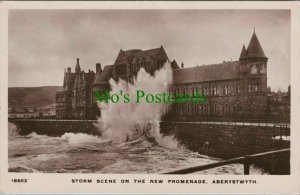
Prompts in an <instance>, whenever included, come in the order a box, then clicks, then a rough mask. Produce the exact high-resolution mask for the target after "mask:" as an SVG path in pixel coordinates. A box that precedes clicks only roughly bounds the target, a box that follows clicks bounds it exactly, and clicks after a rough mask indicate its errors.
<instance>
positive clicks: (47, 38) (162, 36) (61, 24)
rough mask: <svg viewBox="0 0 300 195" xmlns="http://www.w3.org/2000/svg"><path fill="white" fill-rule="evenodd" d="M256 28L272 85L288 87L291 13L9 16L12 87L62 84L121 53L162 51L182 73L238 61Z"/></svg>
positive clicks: (146, 12) (96, 12)
mask: <svg viewBox="0 0 300 195" xmlns="http://www.w3.org/2000/svg"><path fill="white" fill-rule="evenodd" d="M254 27H255V29H256V34H257V36H258V39H259V41H260V43H261V45H262V47H263V49H264V52H265V54H266V56H267V57H268V58H269V61H268V85H269V86H271V88H272V89H273V90H277V89H278V88H280V89H281V90H284V91H286V89H287V86H288V85H289V83H290V12H289V11H287V10H257V11H252V10H223V11H221V10H206V11H205V10H142V11H140V10H126V11H125V10H13V11H10V13H9V86H10V87H16V86H19V87H24V86H26V87H29V86H48V85H58V86H59V85H60V86H62V84H63V73H64V68H66V67H68V66H70V67H72V71H74V68H75V63H76V58H77V57H78V58H80V62H81V67H82V68H83V69H84V70H85V71H87V70H88V69H92V70H94V69H95V64H96V63H97V62H100V63H101V64H102V66H104V65H110V64H113V63H114V60H115V59H116V57H117V54H118V52H119V50H120V49H121V48H122V49H123V50H129V49H143V50H145V49H151V48H157V47H160V46H161V45H163V46H164V48H165V50H166V53H167V55H168V57H169V58H170V60H173V59H176V61H177V62H178V64H180V63H181V62H184V64H185V67H192V66H196V65H197V64H199V65H202V64H206V65H208V64H212V63H220V62H222V61H223V60H226V61H228V60H231V58H232V60H237V59H238V58H239V55H240V52H241V49H242V46H243V44H245V45H246V47H247V45H248V43H249V41H250V38H251V36H252V33H253V28H254Z"/></svg>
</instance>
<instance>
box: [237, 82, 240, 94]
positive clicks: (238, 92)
mask: <svg viewBox="0 0 300 195" xmlns="http://www.w3.org/2000/svg"><path fill="white" fill-rule="evenodd" d="M236 93H237V94H240V84H237V85H236Z"/></svg>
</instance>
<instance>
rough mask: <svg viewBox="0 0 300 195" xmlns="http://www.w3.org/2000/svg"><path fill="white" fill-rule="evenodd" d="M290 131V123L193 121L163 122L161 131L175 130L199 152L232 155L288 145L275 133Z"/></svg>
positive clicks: (187, 145) (215, 155)
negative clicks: (258, 123)
mask: <svg viewBox="0 0 300 195" xmlns="http://www.w3.org/2000/svg"><path fill="white" fill-rule="evenodd" d="M280 128H282V131H281V133H287V132H289V127H284V128H283V127H278V126H276V127H274V126H258V125H256V126H251V125H235V124H234V123H233V124H226V125H224V124H203V123H199V122H198V123H193V122H161V123H160V129H161V133H162V134H165V135H170V134H174V135H175V137H176V139H177V140H178V141H179V142H180V143H182V144H183V145H185V146H186V147H188V148H189V149H191V150H193V151H195V152H199V153H200V154H204V155H208V156H213V157H219V158H233V157H237V156H243V155H250V154H255V153H261V152H266V151H271V150H276V149H282V148H288V147H289V141H283V140H275V139H274V136H276V135H279V133H280Z"/></svg>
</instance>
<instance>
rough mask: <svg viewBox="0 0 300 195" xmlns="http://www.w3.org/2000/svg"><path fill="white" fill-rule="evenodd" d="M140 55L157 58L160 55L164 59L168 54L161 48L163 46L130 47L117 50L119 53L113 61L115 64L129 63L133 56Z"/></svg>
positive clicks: (137, 56)
mask: <svg viewBox="0 0 300 195" xmlns="http://www.w3.org/2000/svg"><path fill="white" fill-rule="evenodd" d="M141 57H144V58H146V57H152V58H158V57H162V58H164V59H165V60H167V59H168V56H167V54H166V52H165V50H164V48H163V46H161V47H159V48H155V49H149V50H144V51H143V50H140V49H131V50H128V51H123V50H122V49H121V50H120V52H119V55H118V57H117V59H116V61H115V63H114V64H115V65H117V64H127V63H131V62H132V60H133V58H141Z"/></svg>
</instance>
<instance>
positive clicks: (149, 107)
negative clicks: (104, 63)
mask: <svg viewBox="0 0 300 195" xmlns="http://www.w3.org/2000/svg"><path fill="white" fill-rule="evenodd" d="M171 82H172V69H171V64H170V62H169V61H167V62H166V63H165V65H164V66H163V67H162V68H161V69H160V70H157V71H156V72H155V73H154V76H151V75H150V74H148V73H147V72H146V71H145V69H144V68H141V69H140V70H139V72H138V74H137V77H136V79H135V80H134V81H133V83H128V82H126V81H124V80H122V79H120V80H119V82H115V81H114V80H112V79H111V80H110V86H111V93H112V94H114V93H117V92H119V91H122V92H123V93H126V94H129V96H130V97H134V96H136V91H137V90H143V91H145V92H146V93H153V94H155V93H164V92H167V91H168V87H169V85H170V84H171ZM145 101H146V100H145V99H142V100H141V102H140V103H136V102H135V101H130V102H128V103H118V104H112V103H111V104H110V103H108V104H106V103H99V108H100V109H101V118H99V119H98V126H99V129H100V131H101V133H102V136H103V138H105V139H107V138H108V139H113V140H115V141H126V140H132V139H137V138H138V137H141V136H144V137H146V138H154V139H155V141H156V142H157V143H159V144H160V145H163V146H165V147H168V146H167V145H170V146H171V147H172V148H176V147H177V144H175V141H174V139H173V138H170V137H169V138H164V137H163V136H162V135H161V134H160V133H159V121H160V119H161V116H162V115H163V114H164V113H165V112H166V111H167V109H168V107H169V105H168V104H161V103H152V104H148V103H146V102H145ZM171 140H172V141H171ZM164 141H167V142H164ZM168 143H169V144H168Z"/></svg>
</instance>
